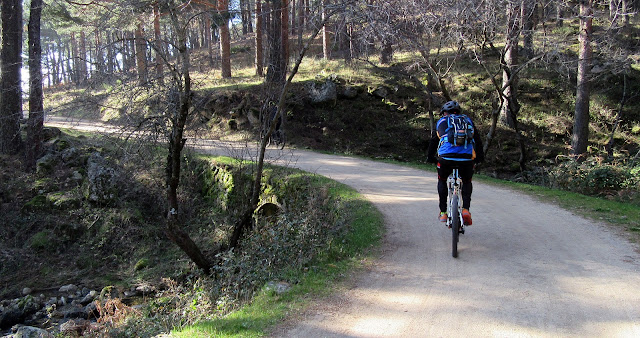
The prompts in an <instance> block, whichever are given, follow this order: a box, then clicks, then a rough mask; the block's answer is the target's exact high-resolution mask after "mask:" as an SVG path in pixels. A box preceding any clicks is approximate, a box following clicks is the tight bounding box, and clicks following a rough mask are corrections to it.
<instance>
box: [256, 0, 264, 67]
mask: <svg viewBox="0 0 640 338" xmlns="http://www.w3.org/2000/svg"><path fill="white" fill-rule="evenodd" d="M262 15H263V14H262V0H256V46H255V48H256V51H255V52H256V53H255V54H256V60H255V62H256V75H258V76H260V77H262V76H264V72H263V70H264V63H263V61H264V55H263V47H262V36H263V32H262V24H263V23H262Z"/></svg>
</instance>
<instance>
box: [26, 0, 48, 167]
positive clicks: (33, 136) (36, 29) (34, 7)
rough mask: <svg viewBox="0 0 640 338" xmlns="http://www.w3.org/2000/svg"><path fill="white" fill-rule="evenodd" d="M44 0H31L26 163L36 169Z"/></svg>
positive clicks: (41, 118) (39, 150) (41, 115)
mask: <svg viewBox="0 0 640 338" xmlns="http://www.w3.org/2000/svg"><path fill="white" fill-rule="evenodd" d="M41 13H42V0H31V9H30V11H29V27H28V35H29V120H28V124H27V152H26V153H27V154H26V160H27V161H26V162H27V163H26V164H27V168H28V169H29V170H30V171H35V169H36V161H37V159H38V158H39V157H40V155H41V153H42V127H43V125H44V106H43V103H42V101H43V96H42V64H41V61H42V47H41V45H40V17H41Z"/></svg>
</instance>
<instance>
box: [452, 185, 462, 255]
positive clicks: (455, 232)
mask: <svg viewBox="0 0 640 338" xmlns="http://www.w3.org/2000/svg"><path fill="white" fill-rule="evenodd" d="M458 202H459V201H458V196H453V198H452V199H451V218H452V219H451V235H452V236H451V237H452V241H451V255H452V256H453V257H454V258H456V257H458V240H459V239H460V214H459V210H458Z"/></svg>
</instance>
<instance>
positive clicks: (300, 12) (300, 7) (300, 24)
mask: <svg viewBox="0 0 640 338" xmlns="http://www.w3.org/2000/svg"><path fill="white" fill-rule="evenodd" d="M304 20H305V18H304V0H298V50H301V49H302V34H303V33H304V24H305V21H304Z"/></svg>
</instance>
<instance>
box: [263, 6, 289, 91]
mask: <svg viewBox="0 0 640 338" xmlns="http://www.w3.org/2000/svg"><path fill="white" fill-rule="evenodd" d="M270 9H271V14H272V15H271V26H270V27H269V66H268V69H267V77H266V79H265V80H266V82H267V83H269V84H282V83H283V82H284V81H285V76H286V72H285V69H283V68H282V65H283V64H284V62H283V61H282V58H283V51H282V14H281V10H282V0H271V4H270Z"/></svg>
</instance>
